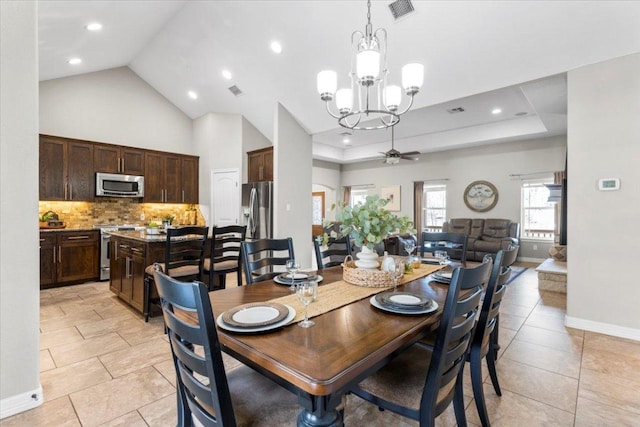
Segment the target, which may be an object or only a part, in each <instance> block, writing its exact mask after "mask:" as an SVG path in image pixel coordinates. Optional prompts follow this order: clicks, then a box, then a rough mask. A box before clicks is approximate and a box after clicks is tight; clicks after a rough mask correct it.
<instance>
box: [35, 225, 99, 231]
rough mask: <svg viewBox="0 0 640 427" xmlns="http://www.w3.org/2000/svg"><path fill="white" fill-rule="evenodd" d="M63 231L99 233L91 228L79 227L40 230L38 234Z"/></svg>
mask: <svg viewBox="0 0 640 427" xmlns="http://www.w3.org/2000/svg"><path fill="white" fill-rule="evenodd" d="M63 231H100V230H97V229H95V228H93V227H88V226H86V225H85V226H80V227H65V228H41V229H40V232H41V233H42V232H44V233H60V232H63Z"/></svg>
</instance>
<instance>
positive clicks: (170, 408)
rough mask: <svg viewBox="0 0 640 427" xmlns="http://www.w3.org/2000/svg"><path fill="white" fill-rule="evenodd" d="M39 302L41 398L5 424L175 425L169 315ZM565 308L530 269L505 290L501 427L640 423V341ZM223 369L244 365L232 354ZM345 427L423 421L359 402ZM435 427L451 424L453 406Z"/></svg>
mask: <svg viewBox="0 0 640 427" xmlns="http://www.w3.org/2000/svg"><path fill="white" fill-rule="evenodd" d="M528 266H529V267H535V265H532V264H531V265H528ZM234 278H235V275H229V277H228V281H229V282H231V283H229V286H235V282H234V281H233V280H234ZM40 296H41V310H40V314H41V324H40V330H41V341H40V350H41V351H40V361H41V363H40V369H41V383H42V387H43V389H44V399H45V403H44V404H43V405H42V406H41V407H39V408H36V409H34V410H31V411H28V412H25V413H22V414H19V415H16V416H13V417H10V418H7V419H5V420H2V421H0V425H2V426H6V427H11V426H56V427H58V426H79V425H81V426H133V427H135V426H152V427H155V426H175V423H176V414H175V376H174V372H173V365H172V362H171V351H170V348H169V344H168V342H167V340H166V337H165V335H164V333H163V332H164V331H163V325H162V318H161V317H154V318H152V319H151V321H150V322H149V323H148V324H145V323H144V322H143V320H142V318H141V316H140V315H139V314H137V313H136V312H134V311H132V310H131V309H129V308H128V307H127V306H126V305H124V304H122V303H121V302H120V301H119V300H118V299H117V298H116V297H114V296H113V294H112V293H111V292H110V291H109V289H108V284H107V283H106V282H100V283H88V284H83V285H76V286H69V287H64V288H56V289H49V290H43V291H41V293H40ZM565 304H566V297H565V295H563V294H558V293H553V292H540V291H539V290H538V286H537V275H536V272H535V270H534V269H533V268H529V269H528V270H527V271H525V272H524V273H523V274H522V275H520V276H519V277H518V278H517V279H516V280H514V281H513V282H512V283H511V284H510V285H509V289H508V290H507V293H506V296H505V299H504V302H503V304H502V311H501V313H502V314H501V329H500V337H501V338H500V342H501V345H502V349H501V351H500V359H499V363H498V376H499V379H500V383H501V386H502V390H503V395H502V397H498V396H496V395H495V393H494V391H493V388H492V386H491V384H490V381H489V380H487V381H489V384H486V387H485V395H486V397H487V405H488V410H489V416H490V419H491V421H492V424H493V426H495V427H500V426H517V425H522V426H547V427H548V426H640V392H639V390H640V342H636V341H629V340H624V339H619V338H614V337H610V336H606V335H600V334H595V333H589V332H583V331H581V330H576V329H571V328H567V327H565V326H564V313H565ZM225 363H226V365H227V369H233V368H234V367H235V366H237V365H238V362H236V361H234V360H233V359H231V358H228V357H226V356H225ZM485 372H486V370H485ZM465 395H466V398H465V401H466V403H467V419H468V421H469V423H470V425H472V426H476V425H479V424H480V422H479V419H478V416H477V414H476V409H475V404H474V403H473V393H472V392H471V387H470V386H469V384H468V381H467V384H465ZM345 424H346V425H347V426H357V427H359V426H367V427H369V426H373V427H375V426H379V427H382V426H415V425H417V423H415V422H412V421H406V420H405V419H403V418H401V417H399V416H398V415H395V414H393V413H390V412H388V411H385V412H380V411H378V409H377V408H376V407H374V406H372V405H370V404H368V403H366V402H363V401H361V400H359V399H358V398H356V397H353V396H350V397H349V399H348V401H347V407H346V417H345ZM290 425H291V426H294V425H295V420H292V422H291V424H290ZM437 425H439V426H454V425H455V417H454V416H453V411H452V410H451V408H449V410H447V411H446V412H445V413H444V414H442V415H441V416H440V417H439V418H438V420H437ZM269 427H271V426H269Z"/></svg>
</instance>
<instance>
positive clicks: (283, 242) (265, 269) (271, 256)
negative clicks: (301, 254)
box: [240, 237, 295, 285]
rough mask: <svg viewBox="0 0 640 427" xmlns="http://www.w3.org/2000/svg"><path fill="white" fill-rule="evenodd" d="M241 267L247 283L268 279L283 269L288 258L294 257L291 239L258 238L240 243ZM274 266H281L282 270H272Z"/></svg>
mask: <svg viewBox="0 0 640 427" xmlns="http://www.w3.org/2000/svg"><path fill="white" fill-rule="evenodd" d="M240 247H241V250H240V252H241V255H242V267H243V268H244V276H245V280H246V281H247V284H248V285H249V284H251V283H256V282H262V281H264V280H269V279H272V278H274V277H275V276H277V275H278V274H281V273H282V272H284V271H285V268H284V267H285V266H286V264H287V260H288V259H293V258H295V255H294V252H293V240H292V239H291V237H287V238H286V239H260V240H253V241H246V242H242V243H241V244H240ZM274 266H282V267H283V268H282V271H274V269H273V267H274Z"/></svg>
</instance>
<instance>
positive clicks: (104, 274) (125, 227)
mask: <svg viewBox="0 0 640 427" xmlns="http://www.w3.org/2000/svg"><path fill="white" fill-rule="evenodd" d="M93 228H97V229H100V280H109V260H110V255H111V254H110V250H109V238H110V233H112V232H114V231H138V230H144V229H145V227H144V226H141V225H137V224H121V225H114V224H104V225H94V226H93Z"/></svg>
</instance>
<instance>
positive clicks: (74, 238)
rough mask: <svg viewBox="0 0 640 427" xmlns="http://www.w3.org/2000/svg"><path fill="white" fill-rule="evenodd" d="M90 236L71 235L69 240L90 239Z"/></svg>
mask: <svg viewBox="0 0 640 427" xmlns="http://www.w3.org/2000/svg"><path fill="white" fill-rule="evenodd" d="M88 238H89V236H71V237H69V238H68V239H69V240H82V239H88Z"/></svg>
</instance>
